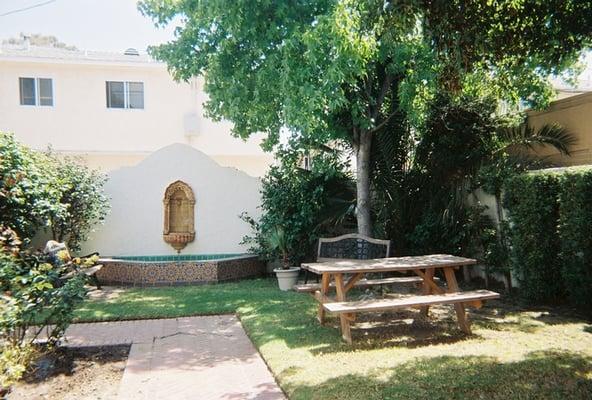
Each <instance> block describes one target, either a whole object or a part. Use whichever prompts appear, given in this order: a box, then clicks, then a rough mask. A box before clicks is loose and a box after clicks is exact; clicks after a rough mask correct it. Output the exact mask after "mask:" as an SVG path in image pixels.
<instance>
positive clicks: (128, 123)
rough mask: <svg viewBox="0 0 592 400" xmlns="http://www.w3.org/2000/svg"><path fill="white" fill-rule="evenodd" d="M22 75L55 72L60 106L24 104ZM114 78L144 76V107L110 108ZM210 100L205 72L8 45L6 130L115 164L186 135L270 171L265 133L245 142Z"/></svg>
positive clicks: (216, 155) (3, 66)
mask: <svg viewBox="0 0 592 400" xmlns="http://www.w3.org/2000/svg"><path fill="white" fill-rule="evenodd" d="M19 77H38V78H51V79H53V86H54V90H53V92H54V93H53V97H54V106H53V107H44V106H22V105H20V101H19V79H18V78H19ZM106 81H134V82H143V83H144V109H142V110H134V109H112V108H107V106H106V91H105V82H106ZM205 100H206V95H205V93H204V92H203V90H202V82H201V80H199V81H198V80H196V81H193V82H192V83H191V84H190V83H176V82H174V81H173V80H172V78H171V77H170V75H169V74H168V72H167V70H166V67H165V66H164V64H160V63H135V64H131V63H116V62H102V63H101V62H100V61H93V62H83V61H76V60H49V61H48V60H43V59H33V58H32V59H25V58H23V57H21V58H20V59H10V58H3V57H1V53H0V130H4V131H10V132H14V133H15V135H16V137H17V138H18V140H20V141H22V142H24V143H25V144H27V145H29V146H31V147H33V148H36V149H45V148H47V146H48V145H51V146H52V147H53V149H54V150H56V151H58V152H61V153H62V152H63V153H66V154H74V155H81V156H84V158H85V159H87V161H88V163H89V165H91V166H93V167H100V168H101V169H103V170H105V171H108V170H112V169H114V168H118V167H120V166H126V165H133V164H135V163H137V162H138V161H139V160H141V159H143V158H145V157H146V156H147V155H148V154H150V153H151V152H153V151H156V150H158V149H160V148H162V147H164V146H167V145H170V144H172V143H186V144H190V145H192V146H194V147H195V148H198V149H199V150H201V151H203V152H204V153H206V154H208V155H209V156H210V157H212V158H213V159H215V160H217V161H218V162H219V163H220V164H222V165H225V166H233V167H236V168H239V169H241V170H243V171H245V172H247V173H249V174H251V175H253V176H261V175H263V174H264V172H265V171H266V170H267V168H268V166H269V165H270V163H271V162H272V156H271V155H269V154H266V153H264V152H263V151H262V150H261V148H260V147H259V143H260V139H259V138H257V137H255V138H253V139H252V140H249V142H247V143H245V142H244V141H242V140H240V139H237V138H234V137H232V136H231V134H230V129H231V125H230V124H229V123H227V122H213V121H211V120H209V119H207V118H205V117H204V116H203V109H202V103H203V102H204V101H205ZM187 114H194V115H196V116H197V118H195V119H196V120H197V124H196V125H197V129H196V132H195V133H194V135H195V136H187V135H186V133H187V131H188V129H187V128H186V122H185V120H186V115H187ZM194 130H195V129H194Z"/></svg>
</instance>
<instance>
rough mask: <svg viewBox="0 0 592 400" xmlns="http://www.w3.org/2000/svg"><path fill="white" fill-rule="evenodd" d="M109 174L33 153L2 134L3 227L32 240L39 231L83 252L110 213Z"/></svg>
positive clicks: (0, 211)
mask: <svg viewBox="0 0 592 400" xmlns="http://www.w3.org/2000/svg"><path fill="white" fill-rule="evenodd" d="M105 181H106V177H105V176H104V175H102V174H100V173H99V172H97V171H94V170H91V169H89V168H87V167H86V166H84V165H82V164H81V163H79V162H76V161H75V160H74V159H71V158H60V157H57V156H55V155H53V154H48V153H41V152H37V151H33V150H31V149H29V148H27V147H26V146H24V145H22V144H20V143H19V142H17V141H16V140H15V138H14V136H13V135H12V134H9V133H3V132H0V225H3V226H6V227H10V228H11V229H13V230H15V231H16V232H17V233H18V235H19V236H20V237H21V238H22V239H23V241H24V242H25V244H28V243H29V242H30V240H31V238H32V237H33V236H34V235H35V234H36V233H37V232H39V231H40V230H42V229H48V230H49V231H50V232H51V233H52V236H53V239H54V240H57V241H60V242H62V241H63V242H66V243H67V244H68V246H69V247H70V248H71V249H72V250H79V248H80V244H81V242H82V241H84V240H85V239H86V235H87V233H88V232H89V231H90V230H91V229H92V227H93V226H94V225H95V224H97V223H100V222H101V221H102V220H103V219H104V217H105V215H106V213H107V211H108V206H109V204H108V200H107V198H106V196H105V195H104V193H103V186H104V184H105Z"/></svg>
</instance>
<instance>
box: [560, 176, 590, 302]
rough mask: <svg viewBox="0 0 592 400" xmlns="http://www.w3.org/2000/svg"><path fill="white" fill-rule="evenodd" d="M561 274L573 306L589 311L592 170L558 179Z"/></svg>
mask: <svg viewBox="0 0 592 400" xmlns="http://www.w3.org/2000/svg"><path fill="white" fill-rule="evenodd" d="M559 179H560V189H559V236H560V240H561V254H560V262H561V266H562V269H561V272H562V276H563V280H564V281H565V288H566V290H567V293H568V296H569V298H570V300H571V302H572V303H573V304H575V305H576V306H579V307H582V308H583V309H587V310H590V309H591V307H592V170H590V169H587V170H580V171H567V172H566V173H565V174H563V175H561V176H560V178H559Z"/></svg>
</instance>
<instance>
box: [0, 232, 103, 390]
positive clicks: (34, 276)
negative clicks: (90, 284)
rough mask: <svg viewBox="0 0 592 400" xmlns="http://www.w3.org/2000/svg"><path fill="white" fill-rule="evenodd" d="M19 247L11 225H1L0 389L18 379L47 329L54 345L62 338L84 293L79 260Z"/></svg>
mask: <svg viewBox="0 0 592 400" xmlns="http://www.w3.org/2000/svg"><path fill="white" fill-rule="evenodd" d="M20 246H21V242H20V240H19V238H18V236H17V235H16V233H15V232H14V231H13V230H11V229H9V228H4V227H0V348H1V350H2V354H1V355H0V390H2V389H6V388H7V387H9V386H10V385H11V384H12V383H13V382H14V381H16V380H18V379H20V377H21V375H22V374H23V372H24V371H25V370H26V368H27V365H28V363H29V362H30V361H31V359H32V358H33V356H34V348H33V347H32V344H33V341H34V340H35V339H36V338H37V337H38V336H39V335H40V334H41V333H42V332H43V331H45V332H46V337H45V339H46V340H47V342H48V343H49V344H50V345H52V344H54V343H56V342H57V341H58V340H59V338H60V337H61V336H62V334H63V333H64V331H65V330H66V328H67V327H68V325H69V324H70V322H71V320H72V315H73V312H74V309H75V307H76V306H77V305H78V304H79V303H80V302H81V301H82V300H83V299H84V298H85V296H86V289H85V283H86V281H87V279H88V277H87V276H86V274H84V272H83V270H82V268H81V265H79V264H80V263H81V262H80V261H78V260H79V259H75V260H70V259H69V255H68V254H67V252H63V253H59V256H58V257H52V258H51V260H50V259H48V256H46V255H43V254H31V253H29V252H27V251H22V250H21V248H20ZM50 261H51V262H50ZM87 262H88V263H94V262H96V259H91V260H88V261H87Z"/></svg>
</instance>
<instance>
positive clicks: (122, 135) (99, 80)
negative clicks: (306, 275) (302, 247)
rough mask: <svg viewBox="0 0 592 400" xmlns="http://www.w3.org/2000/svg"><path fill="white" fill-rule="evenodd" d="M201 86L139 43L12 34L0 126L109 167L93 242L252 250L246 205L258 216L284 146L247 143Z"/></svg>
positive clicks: (3, 71) (147, 249) (97, 246)
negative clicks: (18, 38)
mask: <svg viewBox="0 0 592 400" xmlns="http://www.w3.org/2000/svg"><path fill="white" fill-rule="evenodd" d="M202 85H203V81H202V80H201V79H199V78H195V79H192V80H191V81H190V82H186V83H185V82H175V81H174V80H173V79H172V78H171V76H170V75H169V73H168V71H167V68H166V65H165V64H163V63H160V62H156V61H154V60H153V59H151V58H150V57H149V56H147V55H140V54H138V52H137V51H135V50H134V49H128V50H126V51H125V52H124V53H121V54H113V53H104V52H93V51H79V50H65V49H59V48H52V47H36V46H30V45H28V44H25V45H21V46H14V45H12V46H11V45H2V47H0V130H2V131H8V132H13V133H14V134H15V136H16V138H17V139H18V140H19V141H20V142H22V143H24V144H26V145H28V146H29V147H32V148H34V149H38V150H45V149H47V147H48V146H51V147H52V149H53V151H55V152H56V153H58V154H64V155H71V156H77V157H80V158H82V159H83V161H84V162H85V163H86V164H87V165H89V166H91V167H93V168H98V169H101V170H103V171H104V172H106V173H107V174H108V176H109V181H108V183H107V185H106V187H105V190H106V194H107V196H109V198H110V200H111V213H110V215H109V216H108V217H107V219H106V221H105V224H104V225H101V226H98V227H97V228H96V230H95V232H93V233H92V234H91V235H90V238H89V241H88V242H87V243H85V244H84V246H83V247H84V249H85V251H89V252H90V251H99V252H100V253H101V254H102V255H105V256H113V257H117V256H130V255H132V256H134V255H135V256H142V257H146V256H173V255H174V256H175V257H178V256H179V253H183V254H190V255H204V254H207V257H212V255H216V254H222V253H223V254H225V255H228V254H243V253H244V252H245V251H246V250H247V249H246V248H245V246H243V245H241V244H240V242H241V240H242V238H243V236H244V235H246V234H248V233H249V229H250V228H249V226H248V224H246V223H245V222H244V221H242V220H241V219H240V218H239V214H241V213H243V212H247V213H249V214H250V215H252V216H253V217H257V216H258V214H259V211H260V210H259V209H258V206H259V203H260V193H259V190H260V180H259V177H261V176H262V175H263V174H264V173H265V172H266V170H267V169H268V167H269V166H270V164H271V162H272V160H273V157H272V155H271V154H268V153H265V152H263V150H262V149H261V148H260V146H259V145H260V139H261V138H258V137H254V138H252V139H250V140H249V141H247V142H245V141H243V140H241V139H237V138H235V137H233V136H232V135H231V127H232V126H231V124H230V123H228V122H214V121H212V120H210V119H208V118H206V117H205V115H204V110H203V106H202V104H203V103H204V102H205V101H206V99H207V97H206V95H205V93H204V91H203V90H202ZM179 188H181V189H182V190H181V189H179ZM167 196H168V197H167ZM167 210H168V211H167ZM180 242H182V243H180Z"/></svg>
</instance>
